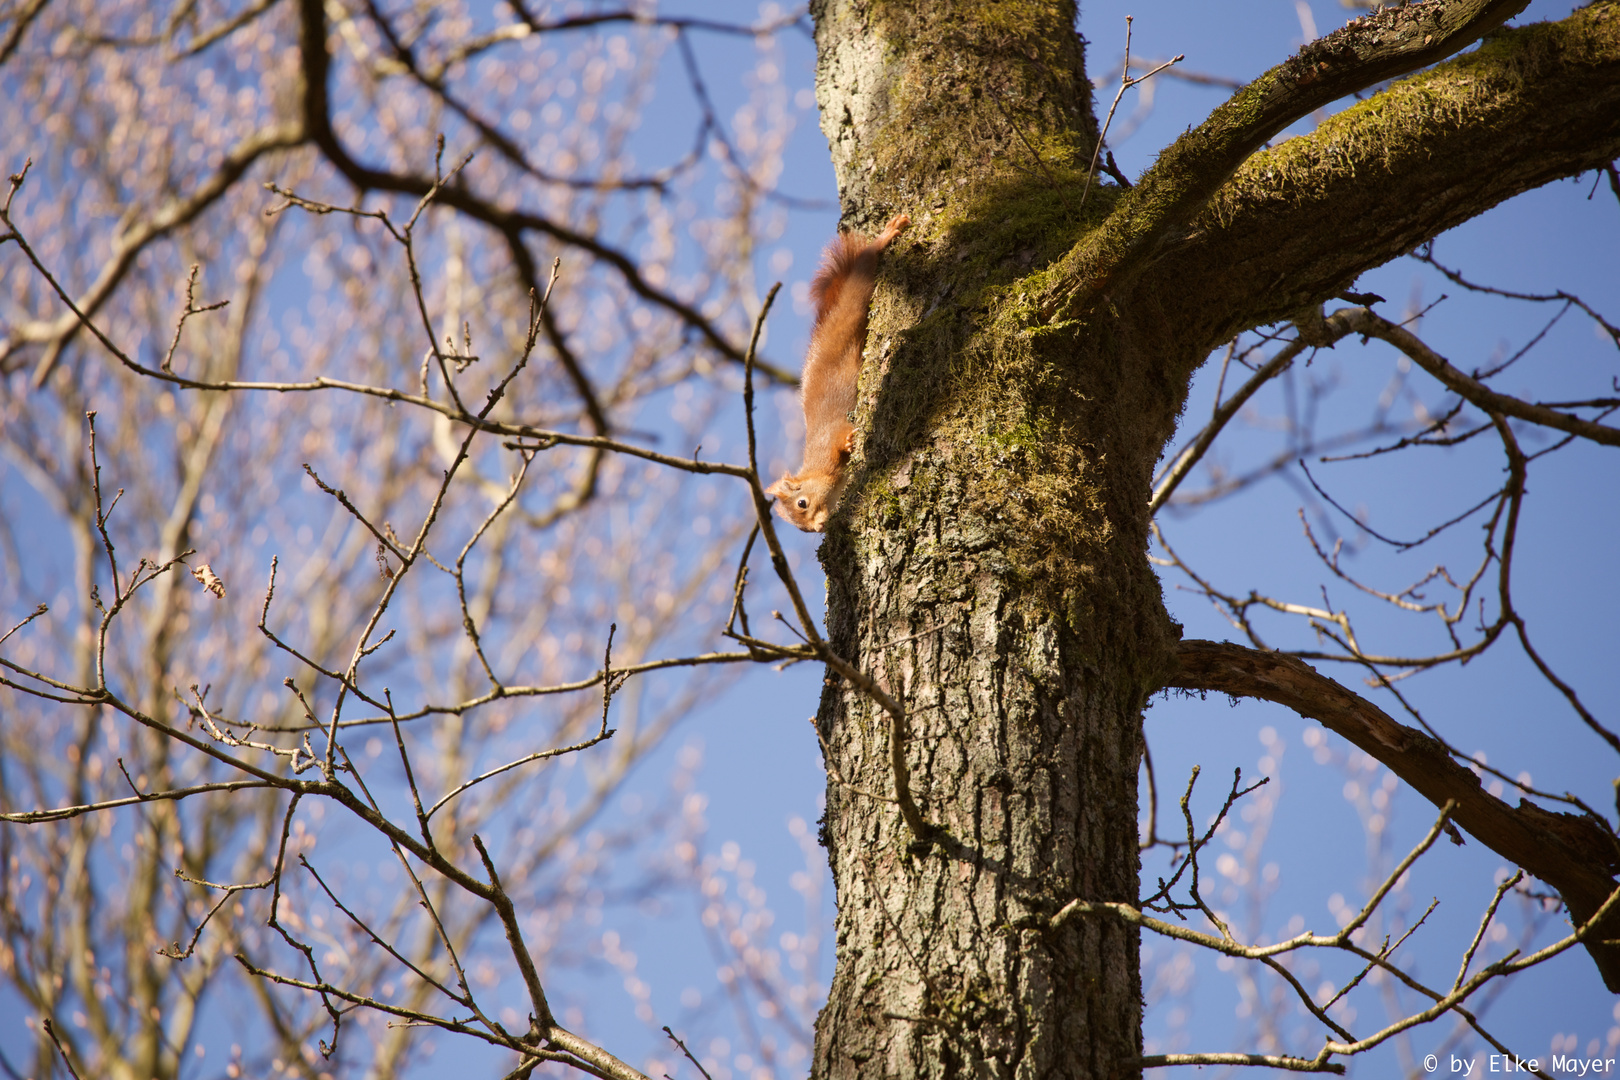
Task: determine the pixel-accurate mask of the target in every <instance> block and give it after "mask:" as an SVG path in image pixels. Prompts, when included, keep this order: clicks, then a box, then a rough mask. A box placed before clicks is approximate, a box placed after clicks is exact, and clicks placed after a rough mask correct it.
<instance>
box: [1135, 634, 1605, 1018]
mask: <svg viewBox="0 0 1620 1080" xmlns="http://www.w3.org/2000/svg"><path fill="white" fill-rule="evenodd" d="M1177 655H1178V659H1179V661H1180V669H1179V670H1178V671H1177V672H1176V673H1175V675H1173V676H1172V677H1171V678H1170V679H1169V680H1168V681H1167V682H1166V684H1165V685H1166V686H1168V687H1173V688H1176V689H1181V690H1213V691H1216V692H1218V693H1223V694H1232V695H1234V696H1237V697H1254V698H1261V699H1263V700H1266V701H1275V702H1277V703H1278V704H1279V705H1285V706H1287V707H1288V708H1290V709H1293V710H1294V711H1295V712H1297V713H1299V714H1300V715H1301V716H1307V717H1310V718H1311V719H1313V720H1316V721H1319V722H1320V723H1321V724H1322V725H1323V726H1324V727H1326V728H1328V729H1329V730H1330V731H1332V732H1334V733H1335V734H1337V735H1339V736H1341V737H1343V738H1345V739H1347V740H1349V741H1350V742H1351V743H1354V744H1355V745H1356V746H1357V747H1359V748H1360V749H1361V750H1363V751H1365V752H1366V753H1368V754H1369V755H1371V756H1372V757H1373V758H1375V759H1377V760H1378V761H1379V762H1381V763H1383V764H1384V765H1386V766H1387V767H1388V768H1389V769H1390V771H1391V772H1393V773H1394V774H1395V775H1396V776H1398V777H1400V778H1401V779H1402V780H1404V781H1405V782H1406V783H1407V784H1409V785H1411V786H1412V787H1413V788H1415V789H1416V790H1417V791H1418V793H1419V794H1421V795H1422V796H1423V797H1424V798H1426V799H1428V800H1429V801H1430V802H1432V803H1434V804H1435V805H1436V806H1444V805H1445V804H1446V803H1447V801H1448V800H1454V801H1455V802H1456V807H1457V808H1456V812H1455V813H1454V814H1453V815H1452V818H1453V820H1455V821H1456V822H1457V824H1458V825H1460V826H1462V827H1463V828H1464V829H1466V830H1468V832H1469V834H1470V835H1472V836H1473V837H1474V838H1475V839H1477V840H1479V841H1480V843H1482V844H1484V845H1485V846H1486V847H1488V848H1490V849H1491V850H1492V851H1494V852H1496V853H1497V854H1499V855H1501V856H1503V857H1504V858H1506V859H1509V860H1510V861H1512V862H1514V863H1516V864H1517V865H1519V866H1522V867H1524V869H1525V870H1527V871H1529V872H1530V873H1531V874H1534V875H1535V876H1536V877H1538V878H1540V879H1541V880H1542V881H1544V882H1546V883H1547V884H1548V885H1550V886H1552V887H1553V888H1555V889H1557V890H1558V892H1559V894H1560V895H1561V896H1562V897H1563V898H1564V903H1565V904H1566V905H1567V906H1568V907H1569V913H1570V917H1571V918H1572V919H1573V920H1574V922H1575V924H1576V925H1577V926H1580V925H1582V924H1584V923H1585V922H1586V921H1587V920H1588V919H1590V918H1592V916H1593V915H1594V914H1596V913H1597V911H1598V910H1599V909H1600V908H1601V907H1603V904H1604V901H1606V900H1607V899H1608V897H1609V895H1610V894H1611V893H1612V892H1613V891H1614V889H1615V881H1614V878H1613V876H1612V875H1613V874H1614V873H1615V872H1616V871H1620V848H1617V847H1616V844H1615V840H1614V837H1613V836H1612V835H1611V834H1610V833H1609V832H1608V831H1607V830H1606V829H1603V828H1601V827H1600V826H1599V825H1597V824H1596V823H1595V822H1593V821H1592V820H1591V819H1589V818H1585V817H1580V816H1577V815H1575V814H1563V813H1553V812H1550V811H1547V810H1543V809H1542V808H1541V807H1539V806H1536V805H1535V804H1533V803H1530V802H1527V801H1525V800H1522V799H1521V800H1520V801H1519V805H1518V806H1517V807H1512V806H1509V805H1508V804H1507V803H1505V802H1503V801H1502V800H1501V799H1498V798H1496V797H1495V796H1494V795H1491V794H1488V793H1487V792H1485V791H1484V790H1483V789H1482V788H1481V787H1480V783H1479V777H1477V776H1475V775H1474V774H1473V772H1471V771H1470V770H1469V769H1467V768H1465V767H1464V766H1462V765H1459V764H1458V763H1457V762H1456V761H1455V760H1453V759H1452V757H1451V755H1450V754H1448V753H1447V752H1446V750H1445V748H1444V747H1443V746H1442V745H1441V744H1440V743H1439V742H1437V741H1436V740H1435V739H1433V738H1431V737H1430V736H1429V735H1427V734H1425V733H1424V732H1421V731H1418V730H1417V729H1416V728H1411V727H1407V726H1406V725H1404V724H1400V723H1397V722H1396V721H1395V720H1393V719H1392V718H1391V717H1390V716H1389V714H1388V713H1386V712H1384V711H1383V710H1382V709H1380V708H1379V707H1378V706H1376V705H1374V704H1373V703H1372V702H1370V701H1368V700H1366V699H1365V698H1363V697H1361V696H1360V695H1358V694H1355V693H1353V692H1352V691H1350V690H1347V689H1345V688H1344V687H1343V686H1340V685H1339V684H1338V683H1336V682H1334V681H1333V680H1332V679H1329V678H1326V677H1325V676H1322V675H1319V674H1317V673H1316V671H1315V670H1314V669H1312V668H1311V667H1309V666H1308V665H1307V664H1305V663H1304V662H1303V661H1300V660H1296V659H1295V658H1293V657H1291V656H1288V655H1285V654H1283V653H1276V652H1262V651H1260V650H1257V649H1250V648H1246V647H1244V646H1242V645H1233V644H1231V643H1218V642H1213V641H1183V642H1182V643H1181V644H1180V646H1179V648H1178V652H1177ZM1617 937H1620V913H1617V914H1615V915H1610V916H1609V917H1607V918H1605V919H1604V920H1603V921H1602V922H1601V924H1600V925H1599V926H1598V927H1597V928H1596V930H1595V932H1594V933H1593V934H1591V935H1589V937H1588V940H1586V941H1585V945H1586V948H1587V950H1588V951H1589V952H1590V953H1591V954H1592V959H1593V960H1594V961H1595V962H1596V964H1597V967H1598V971H1599V972H1601V973H1602V975H1603V982H1604V984H1605V985H1606V986H1607V987H1608V988H1609V989H1610V990H1612V991H1614V992H1616V993H1620V946H1617V945H1616V944H1613V943H1612V941H1613V939H1615V938H1617Z"/></svg>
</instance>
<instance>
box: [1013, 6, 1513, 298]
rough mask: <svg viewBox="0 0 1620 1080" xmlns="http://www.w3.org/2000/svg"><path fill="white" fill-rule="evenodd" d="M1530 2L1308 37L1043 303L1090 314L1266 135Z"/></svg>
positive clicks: (1234, 103) (1233, 104)
mask: <svg viewBox="0 0 1620 1080" xmlns="http://www.w3.org/2000/svg"><path fill="white" fill-rule="evenodd" d="M1527 2H1528V0H1429V2H1428V3H1421V4H1412V5H1410V6H1408V5H1404V4H1403V5H1401V6H1400V7H1391V8H1385V9H1383V10H1381V11H1378V12H1374V13H1372V14H1370V15H1366V16H1364V17H1362V18H1360V19H1356V20H1355V21H1354V22H1352V23H1350V24H1349V25H1347V26H1344V27H1342V28H1341V29H1339V30H1336V31H1334V32H1333V33H1331V34H1328V35H1327V36H1326V37H1323V38H1319V39H1317V40H1316V41H1313V42H1311V43H1309V44H1308V45H1306V46H1305V47H1304V48H1303V49H1301V50H1300V51H1299V53H1298V54H1297V55H1296V56H1294V57H1292V58H1291V59H1289V60H1287V61H1286V62H1284V63H1282V64H1280V65H1278V66H1277V67H1275V68H1273V69H1271V70H1270V71H1268V72H1266V73H1265V74H1264V75H1262V76H1261V77H1260V78H1258V79H1256V80H1255V81H1254V82H1252V83H1250V84H1249V85H1248V86H1245V87H1244V88H1243V89H1241V90H1239V91H1238V92H1237V93H1236V94H1234V95H1232V97H1231V99H1230V100H1228V101H1227V102H1226V103H1225V104H1223V105H1221V106H1220V107H1219V108H1217V109H1216V110H1215V111H1214V112H1213V113H1211V114H1210V116H1209V119H1207V120H1205V121H1204V122H1203V123H1202V124H1200V125H1199V126H1198V127H1197V128H1195V129H1193V130H1192V131H1189V132H1187V134H1185V135H1183V136H1182V137H1181V138H1179V139H1177V140H1176V142H1175V143H1174V145H1172V146H1171V147H1170V148H1169V149H1168V150H1166V151H1165V152H1164V153H1162V154H1160V155H1159V159H1158V162H1157V163H1156V164H1155V165H1154V166H1153V168H1151V169H1149V170H1148V171H1147V173H1146V174H1145V175H1144V176H1143V177H1142V180H1141V181H1140V183H1138V184H1137V186H1136V187H1135V188H1133V189H1131V191H1130V192H1128V193H1127V194H1126V195H1125V196H1124V197H1122V198H1121V199H1120V202H1119V204H1118V206H1117V207H1116V208H1115V210H1114V211H1113V213H1111V214H1110V215H1109V217H1108V220H1107V221H1106V222H1104V223H1103V225H1102V226H1101V227H1100V228H1098V229H1097V230H1096V231H1094V232H1093V233H1091V234H1090V235H1089V236H1088V237H1087V238H1086V239H1085V240H1084V241H1082V242H1081V243H1080V244H1079V245H1078V246H1077V247H1076V248H1075V249H1074V250H1073V251H1071V252H1070V253H1069V254H1068V255H1066V256H1065V257H1064V259H1063V260H1062V264H1061V266H1060V267H1059V269H1060V271H1061V273H1060V275H1059V280H1060V281H1061V284H1059V285H1057V286H1056V287H1055V288H1054V289H1053V291H1052V294H1051V295H1049V296H1048V297H1047V301H1046V304H1045V305H1044V306H1045V310H1046V311H1047V313H1048V314H1049V315H1051V316H1053V317H1056V318H1060V319H1062V318H1073V317H1076V316H1078V315H1081V314H1083V313H1084V312H1085V311H1086V310H1087V309H1089V308H1090V307H1091V306H1092V305H1093V304H1094V303H1096V302H1097V301H1099V300H1100V299H1101V298H1102V297H1103V295H1104V294H1105V293H1107V292H1109V291H1111V290H1113V289H1116V288H1118V287H1120V286H1122V285H1124V284H1126V283H1127V282H1128V281H1129V280H1130V279H1132V278H1133V277H1135V276H1136V275H1137V274H1139V273H1140V272H1141V271H1142V270H1143V269H1145V267H1146V266H1147V264H1148V263H1149V262H1150V261H1151V260H1152V259H1153V258H1154V256H1155V255H1156V254H1157V253H1159V251H1160V249H1161V248H1162V247H1163V246H1164V245H1165V244H1166V243H1168V242H1171V241H1173V240H1174V239H1176V238H1177V236H1178V234H1181V233H1183V232H1184V226H1185V225H1186V224H1187V223H1188V222H1190V221H1191V220H1192V219H1193V217H1194V216H1195V215H1197V214H1198V213H1199V212H1200V211H1201V210H1203V208H1204V206H1205V205H1206V203H1207V202H1208V201H1209V199H1210V197H1211V196H1212V195H1214V194H1215V192H1216V191H1217V190H1218V189H1219V188H1220V187H1221V185H1222V184H1224V183H1225V182H1226V180H1227V178H1228V177H1230V176H1231V175H1232V173H1233V172H1234V171H1235V170H1236V169H1237V168H1238V167H1239V166H1240V165H1241V164H1243V162H1244V161H1245V160H1246V159H1247V158H1248V157H1249V155H1251V154H1253V153H1254V152H1255V151H1256V150H1258V149H1259V148H1260V147H1261V146H1262V145H1263V144H1264V143H1265V142H1266V140H1268V139H1270V138H1271V137H1272V136H1273V135H1276V134H1277V133H1278V132H1279V131H1282V130H1283V129H1284V128H1286V127H1287V126H1288V125H1289V124H1291V123H1293V122H1294V121H1295V120H1298V119H1300V118H1301V117H1304V116H1309V115H1310V114H1311V113H1312V112H1313V111H1314V110H1316V109H1319V108H1322V107H1323V106H1325V105H1327V104H1329V103H1331V102H1333V101H1336V100H1338V99H1339V98H1342V97H1344V96H1346V95H1348V94H1353V93H1355V92H1356V91H1358V90H1363V89H1366V88H1367V87H1369V86H1374V85H1376V84H1377V83H1380V82H1383V81H1384V80H1386V79H1392V78H1396V77H1398V76H1400V75H1404V74H1406V73H1407V72H1411V71H1416V70H1418V69H1419V68H1422V67H1425V66H1427V65H1429V64H1433V63H1436V62H1438V61H1440V60H1443V59H1445V58H1446V57H1448V56H1451V55H1453V54H1454V53H1457V52H1459V51H1460V50H1462V49H1464V48H1466V47H1468V46H1469V45H1471V44H1473V43H1474V42H1475V41H1478V40H1479V39H1480V38H1481V37H1482V36H1484V35H1485V34H1487V33H1489V32H1491V31H1492V30H1495V29H1496V28H1497V27H1499V26H1501V25H1502V24H1503V23H1504V22H1506V21H1507V20H1508V19H1510V18H1512V17H1513V16H1514V15H1516V14H1518V13H1519V12H1520V11H1522V10H1523V9H1524V7H1525V6H1526V4H1527Z"/></svg>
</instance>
